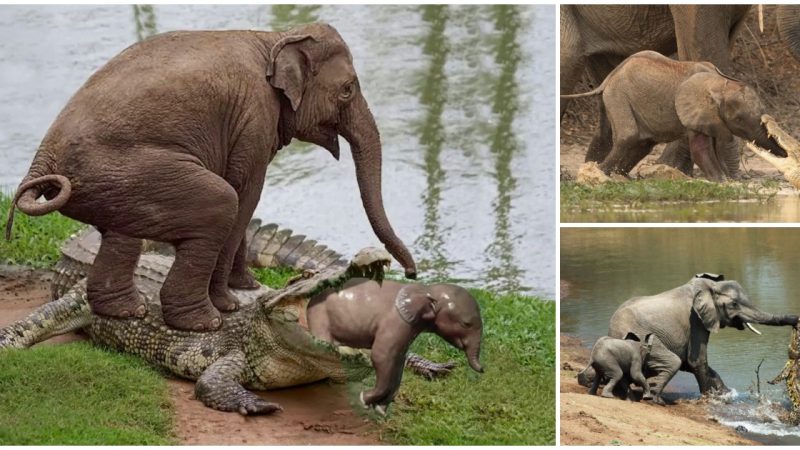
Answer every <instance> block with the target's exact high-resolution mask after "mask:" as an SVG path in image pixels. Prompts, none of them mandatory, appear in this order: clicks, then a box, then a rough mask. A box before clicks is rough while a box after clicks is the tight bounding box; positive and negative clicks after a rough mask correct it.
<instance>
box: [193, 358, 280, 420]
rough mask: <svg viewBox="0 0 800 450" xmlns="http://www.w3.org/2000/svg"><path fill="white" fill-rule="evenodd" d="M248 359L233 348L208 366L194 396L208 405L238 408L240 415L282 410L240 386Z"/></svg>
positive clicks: (201, 376)
mask: <svg viewBox="0 0 800 450" xmlns="http://www.w3.org/2000/svg"><path fill="white" fill-rule="evenodd" d="M246 368H247V359H246V358H245V356H244V353H242V352H241V351H240V350H235V351H233V352H231V353H228V354H227V355H225V356H223V357H222V358H220V359H218V360H217V361H215V362H214V364H211V365H210V366H208V368H207V369H206V370H205V371H204V372H203V374H202V375H200V378H198V380H197V384H196V385H195V388H194V395H195V397H196V398H197V399H198V400H200V401H201V402H203V404H204V405H206V406H208V407H209V408H214V409H218V410H220V411H238V412H239V414H241V415H243V416H246V415H253V414H271V413H274V412H276V411H282V410H283V408H281V406H280V405H278V404H277V403H271V402H268V401H266V400H264V399H262V398H261V397H259V396H257V395H256V394H254V393H252V392H250V391H248V390H247V389H245V388H244V387H243V386H242V385H241V378H242V374H243V373H244V371H245V369H246Z"/></svg>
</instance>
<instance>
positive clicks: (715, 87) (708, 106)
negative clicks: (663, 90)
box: [675, 72, 729, 137]
mask: <svg viewBox="0 0 800 450" xmlns="http://www.w3.org/2000/svg"><path fill="white" fill-rule="evenodd" d="M726 81H727V80H725V79H724V78H722V77H720V76H719V75H717V74H716V73H709V72H700V73H696V74H694V75H692V76H690V77H689V78H688V79H687V80H686V81H684V82H683V83H681V84H680V85H679V86H678V90H677V92H676V95H675V112H676V113H677V114H678V119H680V121H681V124H682V125H683V126H684V127H686V128H687V129H689V130H692V131H696V132H698V133H703V134H705V135H707V136H712V137H723V136H724V135H725V134H729V132H728V130H727V127H726V126H725V124H724V123H723V121H722V118H721V117H720V114H719V112H720V110H721V108H722V106H723V103H724V101H725V97H724V88H725V84H726Z"/></svg>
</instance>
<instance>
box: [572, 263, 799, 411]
mask: <svg viewBox="0 0 800 450" xmlns="http://www.w3.org/2000/svg"><path fill="white" fill-rule="evenodd" d="M797 321H798V317H797V316H795V315H774V314H771V313H768V312H765V311H762V310H760V309H758V308H756V306H755V305H754V304H753V303H752V302H751V301H750V299H749V298H748V297H747V295H746V294H745V292H744V290H743V289H742V286H740V285H739V283H737V282H736V281H713V280H710V279H707V278H693V279H691V280H689V282H688V283H686V284H684V285H682V286H680V287H677V288H675V289H671V290H669V291H666V292H662V293H660V294H656V295H651V296H646V297H634V298H632V299H630V300H628V301H626V302H625V303H623V304H622V305H621V306H620V307H619V308H617V310H616V312H615V313H614V315H613V316H612V317H611V320H610V321H609V329H608V335H609V336H611V337H614V338H619V339H622V338H624V337H625V336H626V335H627V334H628V333H629V332H630V333H634V334H636V335H637V336H645V335H647V334H649V333H652V334H653V335H654V336H655V337H656V339H655V340H654V343H653V348H652V350H651V352H650V356H649V358H648V359H647V361H646V362H645V371H644V372H645V376H646V377H647V381H648V383H649V384H650V385H651V386H652V391H653V401H654V402H656V403H659V404H663V400H662V399H661V393H662V392H663V390H664V387H665V386H666V385H667V383H668V382H669V381H670V380H671V379H672V377H673V376H674V375H675V374H676V373H677V372H678V371H679V370H683V371H686V372H690V373H692V374H694V376H695V379H696V380H697V384H698V386H699V388H700V392H701V393H703V394H708V393H713V392H725V391H727V390H728V388H727V387H726V386H725V383H723V381H722V378H720V376H719V374H717V372H716V371H714V369H712V368H711V367H709V365H708V354H707V347H708V340H709V338H710V336H711V333H715V332H717V331H718V330H719V329H720V328H725V327H734V328H737V329H739V330H743V329H745V327H746V324H750V323H753V324H756V323H757V324H763V325H774V326H779V325H780V326H794V325H795V324H796V323H797ZM589 379H591V374H586V376H585V377H584V381H588V380H589ZM579 381H580V380H579Z"/></svg>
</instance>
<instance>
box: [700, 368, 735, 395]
mask: <svg viewBox="0 0 800 450" xmlns="http://www.w3.org/2000/svg"><path fill="white" fill-rule="evenodd" d="M692 373H693V374H694V377H695V379H696V380H697V386H698V387H699V388H700V393H701V394H713V393H725V392H728V391H729V389H728V387H727V386H725V383H724V382H723V381H722V378H721V377H720V376H719V374H718V373H717V372H716V371H715V370H714V369H712V368H711V367H709V366H708V364H705V363H703V364H699V365H697V366H696V367H692Z"/></svg>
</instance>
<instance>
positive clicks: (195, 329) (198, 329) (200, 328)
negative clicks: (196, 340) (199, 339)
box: [192, 323, 206, 331]
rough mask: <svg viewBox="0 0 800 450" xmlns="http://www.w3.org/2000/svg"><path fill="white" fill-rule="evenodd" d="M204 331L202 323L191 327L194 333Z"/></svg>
mask: <svg viewBox="0 0 800 450" xmlns="http://www.w3.org/2000/svg"><path fill="white" fill-rule="evenodd" d="M205 329H206V327H205V325H203V324H202V323H198V324H195V326H194V327H192V330H194V331H205Z"/></svg>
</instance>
